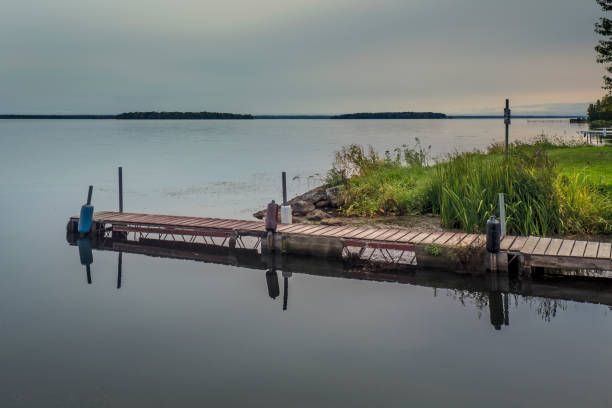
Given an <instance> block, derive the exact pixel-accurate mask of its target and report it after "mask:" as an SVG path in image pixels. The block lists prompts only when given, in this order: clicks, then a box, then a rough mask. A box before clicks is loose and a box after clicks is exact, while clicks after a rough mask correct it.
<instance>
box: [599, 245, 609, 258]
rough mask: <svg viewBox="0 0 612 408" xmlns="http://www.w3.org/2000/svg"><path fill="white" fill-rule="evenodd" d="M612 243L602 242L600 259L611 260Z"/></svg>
mask: <svg viewBox="0 0 612 408" xmlns="http://www.w3.org/2000/svg"><path fill="white" fill-rule="evenodd" d="M611 252H612V243H609V242H602V243H600V244H599V250H598V251H597V258H598V259H610V257H611V256H612V254H611Z"/></svg>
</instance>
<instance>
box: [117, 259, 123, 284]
mask: <svg viewBox="0 0 612 408" xmlns="http://www.w3.org/2000/svg"><path fill="white" fill-rule="evenodd" d="M122 261H123V252H119V258H118V261H117V289H121V264H122Z"/></svg>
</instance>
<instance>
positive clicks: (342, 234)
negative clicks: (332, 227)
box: [332, 227, 359, 238]
mask: <svg viewBox="0 0 612 408" xmlns="http://www.w3.org/2000/svg"><path fill="white" fill-rule="evenodd" d="M358 229H359V227H347V228H346V229H343V230H340V231H338V232H335V233H333V234H332V236H333V237H339V238H342V237H345V236H348V235H350V234H354V233H355V231H357V230H358Z"/></svg>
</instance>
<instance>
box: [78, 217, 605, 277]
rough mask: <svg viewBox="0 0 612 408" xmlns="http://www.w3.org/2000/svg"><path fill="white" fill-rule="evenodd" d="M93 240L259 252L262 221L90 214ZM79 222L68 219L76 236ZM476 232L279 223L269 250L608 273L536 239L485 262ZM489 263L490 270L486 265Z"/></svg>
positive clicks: (506, 246) (590, 254)
mask: <svg viewBox="0 0 612 408" xmlns="http://www.w3.org/2000/svg"><path fill="white" fill-rule="evenodd" d="M93 219H94V227H93V228H94V230H93V231H92V235H93V236H96V235H97V236H104V237H107V238H113V239H118V240H129V239H130V237H132V238H131V239H132V240H134V241H138V240H146V239H152V238H154V239H158V240H174V241H181V242H191V243H197V242H200V243H204V244H208V245H217V246H229V247H231V248H245V249H249V248H250V249H259V250H262V249H265V247H266V245H267V240H265V239H262V238H264V237H265V236H266V231H265V226H264V223H263V222H261V221H244V220H234V219H218V218H202V217H186V216H175V215H154V214H137V213H119V212H110V211H101V212H96V213H95V214H94V217H93ZM77 223H78V217H72V218H71V219H70V220H69V222H68V226H67V228H68V233H75V232H76V224H77ZM485 240H486V237H485V235H483V234H466V233H461V232H432V231H422V230H410V229H399V228H368V227H355V226H329V225H313V224H279V226H278V229H277V232H276V234H275V235H274V246H275V248H276V249H277V250H278V251H279V252H282V253H288V254H297V255H309V256H320V257H327V258H342V257H344V258H346V257H347V256H359V257H362V258H363V257H366V258H367V259H369V260H373V261H377V260H380V261H384V262H393V263H405V264H411V265H419V266H431V267H442V268H452V269H457V270H459V269H463V270H474V271H475V270H478V269H482V270H486V269H492V268H497V269H498V270H501V271H504V270H508V268H509V265H511V264H512V263H513V262H514V263H516V262H518V263H520V267H521V268H531V267H544V268H573V269H595V270H608V271H610V270H612V244H610V243H605V242H588V241H580V240H578V241H577V240H571V239H558V238H542V237H535V236H529V237H524V236H506V237H504V238H503V239H502V241H501V251H500V253H499V254H498V256H497V257H496V259H495V261H492V260H491V259H492V258H491V257H490V254H489V253H488V252H487V251H486V247H485V244H486V242H485ZM492 262H496V265H492Z"/></svg>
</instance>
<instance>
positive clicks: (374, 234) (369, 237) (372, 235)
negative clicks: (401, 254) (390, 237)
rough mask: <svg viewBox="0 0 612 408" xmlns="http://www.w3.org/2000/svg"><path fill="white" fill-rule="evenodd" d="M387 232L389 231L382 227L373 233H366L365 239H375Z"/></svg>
mask: <svg viewBox="0 0 612 408" xmlns="http://www.w3.org/2000/svg"><path fill="white" fill-rule="evenodd" d="M385 232H387V230H386V229H382V228H381V229H379V230H377V231H376V232H373V233H372V234H368V235H366V236H365V237H364V238H363V239H369V240H374V239H377V238H378V237H379V236H381V235H382V234H384V233H385Z"/></svg>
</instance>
